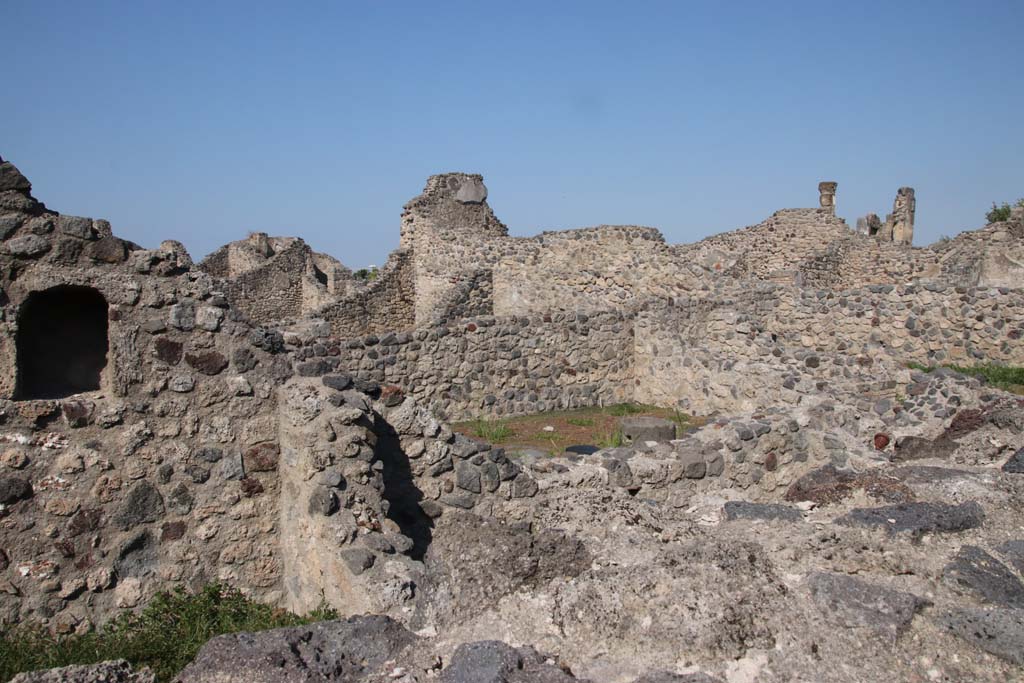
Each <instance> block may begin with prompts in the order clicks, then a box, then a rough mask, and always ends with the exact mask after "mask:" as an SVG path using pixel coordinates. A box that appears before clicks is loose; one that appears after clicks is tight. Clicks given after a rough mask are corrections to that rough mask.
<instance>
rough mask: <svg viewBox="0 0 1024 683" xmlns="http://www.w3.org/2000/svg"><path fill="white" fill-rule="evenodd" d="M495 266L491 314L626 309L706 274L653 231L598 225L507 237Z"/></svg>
mask: <svg viewBox="0 0 1024 683" xmlns="http://www.w3.org/2000/svg"><path fill="white" fill-rule="evenodd" d="M504 251H505V252H506V253H507V255H506V256H505V257H503V258H502V259H501V260H500V261H498V263H496V264H495V265H494V313H495V315H528V314H530V313H537V312H547V311H566V310H568V311H572V310H586V311H598V310H608V309H611V308H621V309H629V308H633V307H636V306H637V305H638V303H639V302H640V301H641V300H642V299H644V298H645V297H649V296H663V297H668V296H676V295H680V294H683V293H685V292H689V291H693V290H695V289H699V288H700V286H701V285H702V284H703V282H704V280H703V278H704V277H705V271H704V270H703V269H702V268H701V267H700V266H699V265H697V264H684V263H683V262H681V260H680V259H679V258H677V256H676V254H675V253H674V252H673V250H672V249H671V248H670V247H669V246H668V245H667V244H666V243H665V240H664V238H663V237H662V235H661V233H660V232H659V231H658V230H656V229H654V228H644V227H637V226H600V227H596V228H584V229H579V230H565V231H559V232H545V233H542V234H540V235H538V236H537V237H532V238H526V239H518V240H507V241H506V243H505V247H504Z"/></svg>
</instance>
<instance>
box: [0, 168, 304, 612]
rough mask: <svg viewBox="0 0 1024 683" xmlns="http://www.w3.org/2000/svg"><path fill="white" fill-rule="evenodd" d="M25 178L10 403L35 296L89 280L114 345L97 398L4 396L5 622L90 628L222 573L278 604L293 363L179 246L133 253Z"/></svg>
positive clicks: (0, 341)
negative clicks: (34, 195) (280, 443)
mask: <svg viewBox="0 0 1024 683" xmlns="http://www.w3.org/2000/svg"><path fill="white" fill-rule="evenodd" d="M15 172H16V171H15ZM7 174H8V176H7V177H10V176H11V175H13V172H11V171H10V170H9V169H8V170H7ZM18 175H19V176H20V174H18ZM25 185H26V187H24V188H22V189H21V192H22V197H23V200H22V201H21V202H20V204H19V206H20V207H23V211H21V212H12V213H8V214H5V215H4V216H3V218H2V221H3V223H4V224H5V225H6V226H7V227H8V230H7V232H6V234H5V240H4V242H3V249H2V250H3V255H2V256H0V272H2V274H3V280H2V288H3V291H4V292H5V295H6V298H5V302H4V304H5V305H4V309H3V323H2V325H0V351H2V354H0V355H2V358H3V362H4V363H6V364H7V365H6V367H7V368H8V369H9V372H7V373H5V375H6V376H7V377H8V379H7V380H6V381H5V384H4V386H3V391H4V393H5V395H6V396H8V397H9V396H10V395H11V391H12V390H13V388H14V386H13V382H11V381H10V378H12V377H14V376H15V372H14V370H13V369H14V368H15V363H14V356H15V355H16V354H15V347H16V339H17V334H18V329H17V328H18V320H19V312H20V308H21V307H22V305H23V304H24V302H25V301H26V300H27V299H28V298H29V296H30V295H31V294H32V293H33V292H37V291H42V290H47V289H49V288H51V287H54V286H58V285H69V284H70V285H77V286H84V287H91V288H95V290H97V291H99V292H100V293H101V294H102V295H103V296H104V297H105V298H106V301H107V304H108V311H107V314H108V323H109V342H110V348H109V352H108V355H107V367H106V369H105V370H104V373H103V378H102V383H101V386H100V388H99V390H97V391H91V392H87V393H83V394H78V395H75V396H70V397H66V398H56V399H53V400H31V401H16V402H12V401H4V402H3V404H2V413H3V421H4V424H3V429H2V437H0V438H2V439H3V441H4V442H5V444H6V445H5V447H4V449H3V454H2V459H0V496H2V500H0V621H3V622H6V623H11V622H17V621H19V620H23V619H32V620H36V621H41V622H42V623H46V624H50V625H51V626H52V627H53V628H55V629H56V630H58V631H62V632H69V631H72V630H82V629H85V628H88V626H89V624H90V623H93V622H95V621H97V620H102V619H104V618H106V617H107V616H109V615H110V614H112V613H114V612H116V611H117V610H119V609H130V608H133V607H135V606H137V605H139V604H141V603H142V602H143V601H144V600H146V599H147V598H149V597H150V596H152V595H153V594H154V593H155V592H156V591H157V590H158V589H162V588H167V587H170V586H173V585H198V584H201V583H205V582H208V581H211V580H222V581H228V582H231V583H233V584H236V585H239V586H242V587H244V588H245V590H246V591H247V592H248V593H250V594H251V595H254V596H256V597H258V598H260V599H265V600H269V601H274V600H275V599H276V596H277V592H276V591H277V590H278V587H279V586H278V583H279V579H280V573H279V572H280V565H279V562H278V558H277V556H276V552H275V544H274V543H273V533H274V527H273V525H272V524H268V523H267V522H268V520H269V519H272V518H273V517H274V516H275V515H276V506H277V497H276V495H275V491H276V483H275V480H274V478H273V476H272V475H271V474H270V471H271V470H273V469H274V468H275V467H276V448H277V445H276V423H275V420H274V419H273V415H274V413H275V411H276V398H275V396H276V392H275V385H276V383H277V382H278V381H280V380H281V378H282V377H283V376H286V375H287V374H288V373H290V369H289V365H288V364H287V362H283V361H282V360H281V358H280V356H278V355H275V354H274V353H272V351H274V350H276V347H275V345H274V343H273V339H272V337H268V336H266V335H265V334H264V333H262V332H261V331H260V330H254V329H252V328H250V327H249V326H248V325H247V324H245V323H244V322H242V321H241V320H240V318H239V316H238V314H237V313H236V312H234V311H232V310H231V309H230V308H229V307H228V303H227V301H226V300H225V299H224V297H223V296H222V295H221V294H219V293H218V292H216V291H215V290H214V289H213V285H214V282H215V281H214V279H213V278H212V277H210V276H208V275H206V274H204V273H199V272H194V271H191V270H190V267H191V263H190V261H189V259H188V255H187V254H186V253H184V251H183V250H182V249H181V248H180V245H177V244H176V243H170V242H168V243H165V244H164V245H161V248H160V249H155V250H140V249H134V250H130V245H127V244H126V243H124V242H122V241H120V240H118V239H117V238H116V237H113V236H112V235H110V233H109V227H107V228H106V229H103V228H102V227H101V228H100V229H97V226H102V225H104V224H102V223H101V222H98V221H93V220H91V219H83V218H76V217H70V216H60V215H57V214H54V213H52V212H45V211H43V210H42V208H41V207H40V206H39V205H37V204H35V203H34V202H33V200H31V197H30V195H29V194H28V191H29V188H28V187H27V181H26V182H25ZM10 205H11V203H10V202H9V203H8V207H10ZM53 322H54V323H55V324H57V325H58V326H59V322H60V321H59V320H55V321H53ZM57 334H59V327H58V329H57ZM64 341H65V343H66V349H65V351H64V353H66V354H69V355H74V354H76V353H78V352H79V350H78V349H77V348H76V342H78V341H79V340H76V339H75V338H67V339H65V340H64ZM21 352H22V353H32V352H33V349H21Z"/></svg>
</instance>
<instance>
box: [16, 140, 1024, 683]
mask: <svg viewBox="0 0 1024 683" xmlns="http://www.w3.org/2000/svg"><path fill="white" fill-rule="evenodd" d="M839 190H840V188H839V187H838V186H837V184H836V183H835V182H823V183H821V184H820V186H819V199H818V202H817V203H818V206H817V207H814V208H796V209H782V210H779V211H777V212H776V213H774V214H772V215H771V216H769V217H768V218H766V219H765V220H764V221H763V222H761V223H759V224H757V225H753V226H750V227H746V228H743V229H740V230H735V231H733V232H727V233H723V234H719V235H715V236H713V237H709V238H707V239H704V240H702V241H700V242H696V243H693V244H680V245H673V244H668V243H666V242H665V240H664V238H663V237H662V235H661V234H660V232H659V231H658V230H656V229H654V228H648V227H639V226H599V227H592V228H584V229H578V230H566V231H559V232H544V233H541V234H539V235H536V236H534V237H526V238H523V237H512V236H510V235H509V234H508V230H507V228H506V226H505V225H504V224H503V223H502V222H501V221H500V220H499V219H498V217H496V216H495V215H494V213H493V212H492V210H491V208H490V207H489V205H488V203H487V194H488V190H487V188H486V187H485V186H484V182H483V178H482V177H480V176H478V175H469V174H463V173H449V174H444V175H437V176H432V177H431V178H429V179H428V180H427V184H426V187H425V188H424V190H423V192H422V194H420V195H419V196H418V197H416V198H414V199H413V200H411V201H410V202H409V203H408V204H406V205H405V207H404V210H403V212H402V214H401V220H400V230H401V242H400V247H399V249H398V250H397V251H395V252H394V253H392V254H391V256H390V257H389V259H388V261H387V264H386V265H385V266H384V267H383V268H382V269H381V270H380V272H379V274H378V277H376V278H375V279H373V280H370V281H364V280H362V279H359V278H356V277H355V276H354V275H353V273H352V272H351V271H350V270H349V269H348V268H346V267H345V266H344V265H343V264H341V263H340V262H339V261H337V260H336V259H334V258H331V257H329V256H326V255H323V254H318V253H316V252H314V251H313V250H311V249H310V248H309V247H308V246H307V245H306V244H305V243H304V242H303V241H302V240H301V239H299V238H296V237H270V236H268V235H266V234H260V233H257V234H252V235H249V236H248V237H247V238H246V239H243V240H241V241H238V242H233V243H231V244H228V245H226V246H224V247H222V248H221V249H219V250H217V251H215V252H214V253H212V254H210V255H209V256H207V257H206V258H205V259H203V260H202V261H200V262H199V263H194V262H193V261H192V259H191V257H190V256H189V254H188V253H187V252H186V250H185V249H184V247H183V246H182V245H181V244H180V243H178V242H174V241H166V242H163V243H161V244H160V245H159V246H158V247H156V248H154V249H147V248H142V247H140V246H138V245H136V244H133V243H131V242H128V241H125V240H123V239H120V238H118V237H117V236H116V235H115V234H114V233H113V231H112V228H111V225H110V224H109V223H108V222H106V221H104V220H100V219H91V218H81V217H76V216H67V215H63V214H59V213H56V212H54V211H52V210H50V209H48V208H47V207H45V206H44V205H43V204H42V203H40V202H39V201H38V200H36V199H35V198H34V197H33V195H32V194H31V186H30V184H29V181H28V180H27V179H26V178H25V177H24V176H23V175H22V174H21V173H20V172H19V171H18V169H17V168H16V167H15V166H14V165H13V164H11V163H10V162H4V161H2V160H0V239H2V243H0V264H2V272H0V291H2V297H3V299H2V302H0V303H2V310H0V314H2V317H0V327H2V333H0V359H2V363H3V367H4V368H5V369H6V372H4V373H2V377H0V394H2V398H3V400H2V402H0V421H2V426H0V439H2V440H3V444H2V447H0V623H3V624H13V623H19V622H34V623H42V624H45V625H46V626H47V627H49V628H51V629H52V630H53V631H55V632H56V633H65V634H66V633H74V632H82V631H85V630H87V629H90V628H93V627H95V626H96V625H99V624H102V623H104V622H105V621H106V620H108V619H110V618H111V617H112V616H113V615H116V614H118V613H119V612H121V611H123V610H132V609H137V608H139V607H140V606H141V605H143V604H145V602H146V601H147V600H148V599H149V598H151V597H152V596H153V595H154V594H156V593H157V592H158V591H161V590H167V589H170V588H173V587H177V586H186V587H198V586H201V585H203V584H205V583H208V582H210V581H221V582H225V583H228V584H230V585H233V586H237V587H239V588H240V589H242V590H243V591H245V592H246V594H248V595H250V596H252V597H254V598H256V599H258V600H260V601H263V602H267V603H271V604H274V605H278V606H281V607H284V608H287V609H289V610H292V611H296V612H300V613H301V612H306V611H309V610H311V609H312V608H314V607H316V606H317V605H318V604H320V603H321V601H326V602H327V603H328V604H330V605H331V606H333V607H335V608H336V609H338V610H339V611H340V612H341V613H342V614H344V615H351V617H352V618H351V619H349V620H343V621H339V622H325V623H323V624H318V625H315V626H311V627H303V628H298V629H292V630H285V631H270V632H266V633H263V634H259V635H257V636H224V637H222V638H219V639H216V640H214V641H211V643H210V644H209V645H208V646H207V647H206V648H204V650H203V651H202V653H201V654H200V656H199V658H198V659H197V660H196V661H195V662H194V663H193V664H192V665H191V666H190V667H189V668H188V669H186V671H185V672H184V673H183V674H182V676H181V680H182V681H236V680H237V681H286V680H303V681H330V680H339V681H342V680H344V681H385V680H387V681H401V682H407V683H408V682H412V681H426V680H431V679H434V678H437V679H440V680H443V681H552V682H555V681H572V680H591V681H610V682H615V681H622V682H627V681H628V682H632V681H636V682H637V683H640V682H646V683H658V682H670V681H689V682H691V683H697V682H701V681H703V682H707V681H730V682H744V681H750V682H753V681H758V682H770V681H778V682H782V681H851V682H852V681H867V680H899V681H967V680H970V681H1008V680H1021V679H1022V677H1024V668H1022V667H1024V582H1022V576H1024V476H1022V475H1024V400H1022V398H1021V397H1020V396H1017V395H1014V394H1010V393H1006V392H1004V391H1001V390H999V389H996V388H994V387H992V386H989V385H986V384H984V383H982V382H981V381H979V380H978V379H974V378H971V377H968V376H965V375H961V374H958V373H956V372H953V371H951V370H946V369H941V368H940V369H937V370H935V371H932V372H927V373H926V372H923V371H920V370H918V369H913V368H911V367H909V366H908V364H909V363H916V364H920V365H921V366H942V365H944V364H956V365H961V366H968V365H974V364H978V363H998V364H1007V365H1024V344H1022V342H1021V336H1022V334H1024V291H1022V289H1021V287H1020V283H1021V282H1024V279H1022V278H1024V215H1022V213H1021V211H1020V210H1019V209H1018V210H1017V211H1016V213H1014V215H1013V216H1012V217H1011V220H1010V221H1008V222H1003V223H994V224H991V225H987V226H985V227H983V228H981V229H979V230H974V231H970V232H964V233H961V234H960V235H958V236H956V237H954V238H952V239H949V240H946V241H943V242H941V243H938V244H936V245H933V246H931V247H919V246H914V245H913V244H912V242H913V234H914V214H915V198H914V191H913V189H911V188H909V187H903V188H899V190H898V192H897V194H896V198H895V202H894V205H893V209H892V212H891V214H889V215H888V216H887V218H886V219H885V220H882V219H880V218H879V217H878V216H875V215H873V214H872V215H869V216H867V217H865V218H864V219H862V220H861V221H858V223H857V226H856V227H854V228H851V227H850V226H849V225H847V223H846V222H845V221H844V220H843V219H841V218H839V217H837V216H836V204H837V196H841V195H838V194H837V193H838V192H839ZM811 198H812V197H809V200H810V199H811ZM809 203H811V202H810V201H809ZM915 367H916V366H915ZM623 402H638V403H644V404H651V405H657V406H663V407H667V408H678V409H679V410H682V411H685V412H687V413H690V414H693V415H698V416H704V417H707V418H708V420H707V423H706V424H705V425H704V426H701V427H698V428H692V429H689V430H686V431H685V433H674V429H673V433H670V434H668V435H667V436H666V435H665V434H664V433H659V432H657V429H654V430H653V431H652V432H651V433H649V434H646V435H645V434H641V433H639V432H638V433H637V434H636V435H635V436H634V438H633V441H632V443H631V444H629V445H627V446H622V447H616V448H605V449H600V450H596V451H595V452H589V453H565V454H562V455H559V456H540V455H538V454H536V453H529V452H524V453H517V452H512V451H511V450H509V452H505V451H504V450H503V449H501V448H498V447H492V446H491V445H490V444H487V443H482V442H480V441H477V440H474V439H471V438H468V437H466V436H463V435H462V434H458V433H456V432H454V431H453V430H452V429H451V428H450V427H449V425H448V423H449V422H450V421H454V420H462V419H469V418H497V417H502V416H509V415H522V414H530V413H541V412H545V411H550V410H555V409H563V408H575V407H583V406H600V405H609V404H614V403H623ZM271 662H272V663H271ZM357 662H358V663H357ZM115 668H116V667H115ZM62 675H63V674H62ZM68 675H70V674H68ZM112 676H113V674H112ZM117 676H122V677H120V678H118V677H112V678H109V679H103V680H140V681H141V680H144V676H145V674H135V675H134V676H137V678H133V677H132V676H133V674H131V673H130V672H127V671H121V673H120V674H117ZM26 680H28V679H26ZM33 680H35V679H33ZM40 680H41V679H40ZM48 680H57V679H48ZM97 680H99V679H97Z"/></svg>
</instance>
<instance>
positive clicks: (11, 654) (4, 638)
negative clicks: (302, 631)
mask: <svg viewBox="0 0 1024 683" xmlns="http://www.w3.org/2000/svg"><path fill="white" fill-rule="evenodd" d="M336 618H338V615H337V613H336V612H335V611H334V610H332V609H329V608H326V607H320V608H318V609H316V610H314V611H313V612H311V613H310V614H308V615H306V616H303V617H300V616H298V615H295V614H292V613H291V612H287V611H285V610H282V609H278V608H275V607H271V606H269V605H263V604H260V603H258V602H254V601H252V600H250V599H248V598H246V597H245V596H243V595H242V594H241V593H240V592H238V591H237V590H234V589H231V588H226V587H224V586H221V585H217V584H213V585H209V586H206V587H205V588H203V589H201V590H200V591H198V592H196V593H189V592H186V591H183V590H178V591H175V592H174V593H160V594H158V595H157V596H155V597H154V598H153V599H152V601H150V603H149V604H148V605H147V606H146V607H145V608H144V609H143V610H142V611H141V612H139V613H137V614H136V613H126V614H123V615H121V616H119V617H118V618H116V619H114V620H112V621H111V622H109V623H108V624H107V625H106V626H104V627H103V628H101V629H99V630H97V631H93V632H90V633H86V634H82V635H69V636H54V635H52V634H50V633H49V632H48V631H47V630H46V629H45V628H43V627H41V626H34V625H24V624H19V625H16V626H11V627H7V628H6V629H4V630H0V681H6V680H9V679H10V678H12V677H13V676H14V675H15V674H18V673H21V672H23V671H35V670H37V669H49V668H53V667H58V666H70V665H72V664H96V663H98V662H104V661H107V660H110V659H126V660H128V661H129V662H131V664H132V666H134V667H136V668H137V669H138V668H141V667H144V666H148V667H149V668H151V669H152V670H153V672H154V673H155V674H156V677H157V680H158V681H160V682H161V683H165V682H168V681H170V680H172V679H173V677H174V676H175V675H177V674H178V672H180V671H181V670H182V669H183V668H185V665H186V664H188V663H189V662H190V661H192V659H193V658H194V657H195V655H196V653H197V652H198V651H199V648H200V647H202V646H203V644H204V643H205V642H206V641H208V640H209V639H210V638H213V637H214V636H219V635H223V634H225V633H237V632H239V631H263V630H266V629H272V628H279V627H282V626H298V625H300V624H308V623H311V622H314V621H324V620H326V619H336Z"/></svg>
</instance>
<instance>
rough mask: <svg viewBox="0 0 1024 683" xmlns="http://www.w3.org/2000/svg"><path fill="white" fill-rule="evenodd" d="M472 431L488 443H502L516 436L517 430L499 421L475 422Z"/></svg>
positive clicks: (471, 427)
mask: <svg viewBox="0 0 1024 683" xmlns="http://www.w3.org/2000/svg"><path fill="white" fill-rule="evenodd" d="M470 429H471V430H472V432H473V434H474V435H476V436H478V437H480V438H481V439H483V440H484V441H487V442H488V443H501V442H502V441H506V440H508V439H509V438H510V437H512V436H513V435H514V434H515V430H513V429H512V428H511V427H509V426H508V425H507V424H505V423H504V422H500V421H497V420H475V421H474V422H473V423H472V424H471V426H470Z"/></svg>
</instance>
